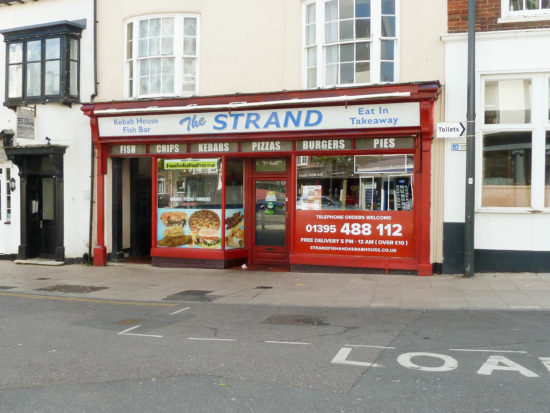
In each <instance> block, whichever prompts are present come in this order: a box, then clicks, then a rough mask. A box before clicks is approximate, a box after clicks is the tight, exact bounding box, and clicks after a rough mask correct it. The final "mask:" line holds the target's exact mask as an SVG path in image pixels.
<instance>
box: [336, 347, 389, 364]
mask: <svg viewBox="0 0 550 413" xmlns="http://www.w3.org/2000/svg"><path fill="white" fill-rule="evenodd" d="M351 350H352V349H351V348H350V347H342V348H341V349H340V350H338V353H336V355H335V356H334V358H333V359H332V361H331V363H333V364H347V365H351V366H361V367H383V366H382V365H380V364H375V363H367V362H365V361H353V360H348V356H349V353H351Z"/></svg>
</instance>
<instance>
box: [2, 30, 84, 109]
mask: <svg viewBox="0 0 550 413" xmlns="http://www.w3.org/2000/svg"><path fill="white" fill-rule="evenodd" d="M85 27H86V21H85V20H78V21H70V22H69V21H61V22H54V23H48V24H41V25H36V26H27V27H20V28H16V29H9V30H3V31H1V32H0V33H2V34H3V35H4V41H5V43H6V49H7V50H6V94H5V98H4V105H5V106H9V107H16V106H21V105H26V104H32V103H50V102H61V103H65V104H71V103H74V102H78V101H79V99H80V98H79V95H80V92H79V82H80V73H79V71H80V68H79V66H80V35H81V32H82V30H83V29H84V28H85Z"/></svg>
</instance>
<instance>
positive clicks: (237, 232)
mask: <svg viewBox="0 0 550 413" xmlns="http://www.w3.org/2000/svg"><path fill="white" fill-rule="evenodd" d="M244 242H245V238H244V208H227V209H226V210H225V249H229V250H231V249H236V248H244V246H245V243H244Z"/></svg>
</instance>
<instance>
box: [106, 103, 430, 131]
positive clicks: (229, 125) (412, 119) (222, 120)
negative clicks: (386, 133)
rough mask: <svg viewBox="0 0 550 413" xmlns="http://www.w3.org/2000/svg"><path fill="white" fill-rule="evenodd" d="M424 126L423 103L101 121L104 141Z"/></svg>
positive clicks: (168, 115)
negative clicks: (422, 124) (122, 137)
mask: <svg viewBox="0 0 550 413" xmlns="http://www.w3.org/2000/svg"><path fill="white" fill-rule="evenodd" d="M410 126H420V104H419V103H418V102H404V103H389V104H375V105H348V106H321V107H302V108H290V109H262V110H256V111H238V110H235V111H233V110H232V111H224V112H201V113H170V114H147V113H144V114H140V115H133V116H112V117H111V116H110V117H100V118H99V134H100V136H101V137H103V138H106V137H115V136H116V137H120V136H128V137H131V136H144V135H145V136H147V135H151V136H163V135H179V136H182V135H183V136H185V135H202V134H218V135H219V134H229V133H258V132H260V133H263V132H284V131H308V130H332V129H376V128H399V127H410Z"/></svg>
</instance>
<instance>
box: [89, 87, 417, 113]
mask: <svg viewBox="0 0 550 413" xmlns="http://www.w3.org/2000/svg"><path fill="white" fill-rule="evenodd" d="M410 96H411V92H392V93H375V94H370V95H352V96H348V95H344V96H331V97H325V98H306V99H298V98H295V99H285V100H272V101H269V102H230V103H223V104H217V105H197V104H191V105H186V106H172V107H158V106H149V107H146V108H134V109H101V110H95V111H94V114H95V115H116V114H121V113H124V114H132V113H155V112H192V111H196V110H223V109H226V110H233V109H243V108H251V107H269V106H285V105H300V104H311V103H313V104H315V103H341V102H354V101H358V100H366V99H380V98H397V97H410Z"/></svg>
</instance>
